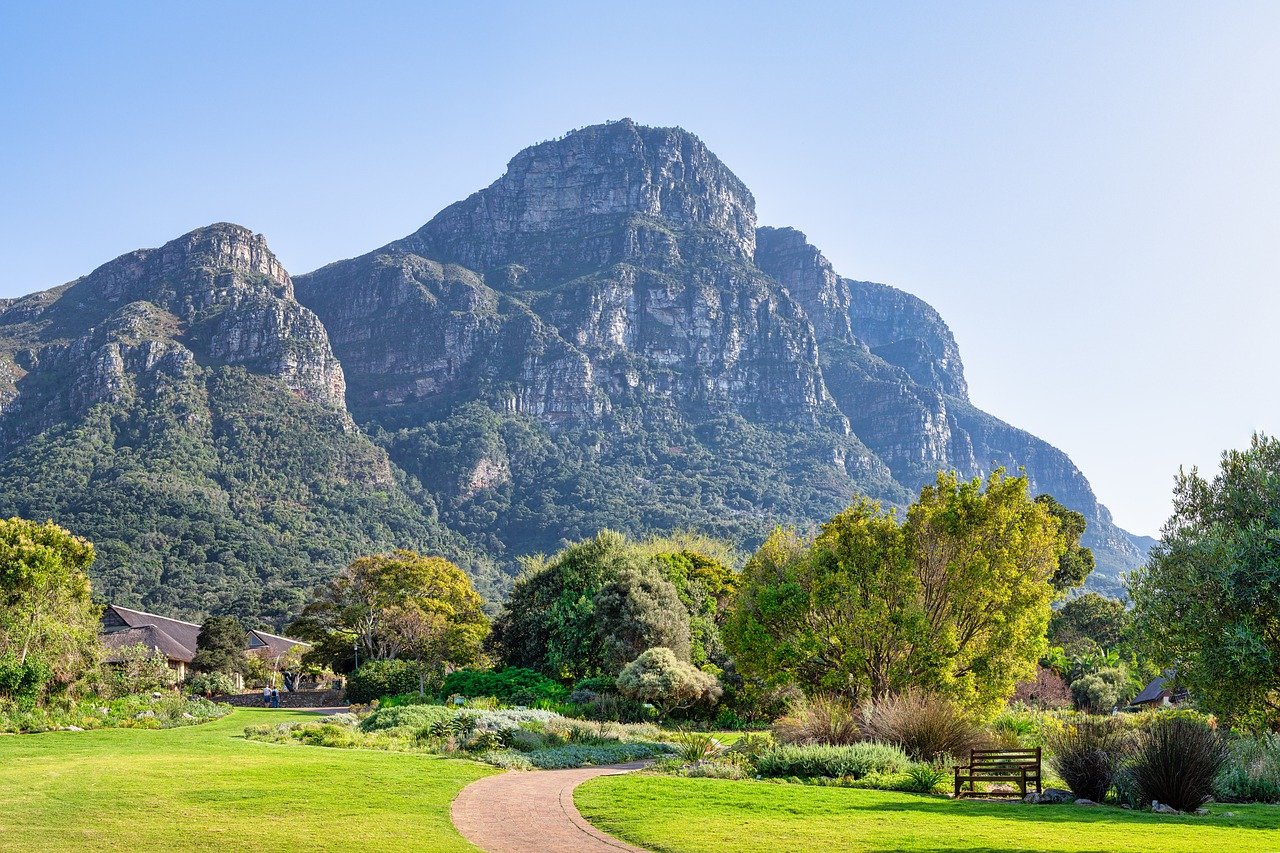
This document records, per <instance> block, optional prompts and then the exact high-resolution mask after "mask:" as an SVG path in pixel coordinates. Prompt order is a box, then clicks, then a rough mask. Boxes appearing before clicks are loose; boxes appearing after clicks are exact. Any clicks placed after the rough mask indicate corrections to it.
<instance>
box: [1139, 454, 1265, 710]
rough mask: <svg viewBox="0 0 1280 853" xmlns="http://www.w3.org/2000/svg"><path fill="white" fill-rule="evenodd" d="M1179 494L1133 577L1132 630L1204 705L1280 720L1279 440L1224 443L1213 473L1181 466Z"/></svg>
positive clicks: (1174, 494) (1215, 708)
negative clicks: (1240, 446) (1230, 446)
mask: <svg viewBox="0 0 1280 853" xmlns="http://www.w3.org/2000/svg"><path fill="white" fill-rule="evenodd" d="M1173 504H1174V510H1173V516H1172V517H1171V518H1170V519H1169V521H1168V522H1167V523H1166V524H1165V527H1164V530H1163V532H1162V535H1161V538H1160V543H1159V544H1158V545H1157V546H1156V547H1155V549H1154V550H1153V551H1152V553H1151V558H1150V560H1149V561H1148V563H1147V565H1146V566H1144V567H1143V568H1142V569H1140V570H1138V571H1137V572H1135V573H1134V575H1133V576H1132V577H1131V578H1130V584H1129V594H1130V595H1131V596H1132V598H1133V602H1134V619H1135V634H1136V635H1137V636H1139V637H1142V638H1143V639H1144V641H1145V642H1146V645H1147V650H1148V652H1149V654H1150V655H1151V657H1152V658H1153V659H1154V660H1155V661H1156V662H1157V663H1160V664H1162V665H1165V666H1171V667H1176V668H1177V678H1178V681H1179V682H1181V683H1183V684H1185V685H1186V686H1187V687H1188V688H1189V689H1190V690H1191V693H1192V695H1193V696H1195V697H1196V701H1197V703H1198V704H1200V705H1201V706H1203V707H1205V708H1207V709H1209V710H1212V711H1215V712H1216V713H1218V714H1220V715H1223V716H1225V717H1227V718H1229V719H1231V720H1232V721H1234V722H1237V723H1239V724H1241V725H1248V726H1257V727H1264V726H1270V727H1273V728H1274V727H1277V726H1280V440H1277V439H1276V438H1274V437H1271V436H1266V435H1261V434H1259V435H1255V436H1254V437H1253V440H1252V441H1251V443H1250V445H1249V448H1248V449H1246V450H1242V451H1237V450H1231V451H1227V452H1226V453H1224V454H1223V456H1222V462H1221V466H1220V469H1219V471H1218V473H1217V475H1216V476H1215V477H1214V478H1213V479H1212V480H1208V479H1205V478H1204V477H1201V476H1200V473H1199V472H1198V471H1197V470H1196V469H1194V468H1193V469H1192V470H1191V471H1190V472H1189V473H1187V472H1179V474H1178V478H1177V481H1176V484H1175V487H1174V493H1173Z"/></svg>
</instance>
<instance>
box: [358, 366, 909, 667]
mask: <svg viewBox="0 0 1280 853" xmlns="http://www.w3.org/2000/svg"><path fill="white" fill-rule="evenodd" d="M504 392H505V389H503V388H500V387H494V388H493V389H492V399H494V400H495V402H497V403H498V405H488V404H487V402H486V401H469V402H466V403H463V404H462V405H457V406H454V407H451V408H449V409H447V410H446V411H443V412H436V411H432V412H431V413H430V414H429V415H428V416H426V417H424V416H422V415H420V414H418V415H415V414H414V413H412V412H409V411H395V412H392V411H389V410H387V409H382V410H380V411H378V412H377V413H376V414H375V415H374V417H375V418H376V423H377V425H378V426H379V427H381V428H382V429H384V430H386V431H385V432H380V431H378V430H376V429H375V430H372V432H374V434H375V436H376V437H377V440H378V441H379V442H380V443H381V444H382V445H383V446H384V447H386V448H387V451H388V453H389V454H390V455H391V458H392V460H393V461H394V462H396V463H397V464H398V465H399V466H400V467H402V468H403V469H404V470H405V471H406V472H408V474H409V475H410V476H412V477H414V478H416V480H418V481H419V482H421V483H422V484H423V486H424V487H425V488H426V489H429V490H430V491H431V493H432V496H433V498H434V500H433V503H434V504H435V506H436V507H438V509H439V512H440V518H441V520H442V521H443V522H444V523H445V524H446V525H447V526H448V527H449V528H450V529H452V530H457V531H459V532H461V533H463V534H464V535H466V536H467V537H468V538H469V539H470V540H471V541H474V542H476V543H477V545H478V546H479V547H482V548H484V549H485V550H487V551H489V552H491V553H494V554H522V553H538V552H541V553H545V554H549V553H552V552H554V551H556V550H558V549H559V548H561V546H562V544H563V542H564V541H565V540H569V541H577V540H581V539H584V538H589V537H592V536H594V535H595V533H596V531H599V530H604V529H611V530H622V531H627V532H628V533H631V534H633V535H635V536H637V537H641V536H644V535H645V534H648V533H652V532H667V531H672V530H681V529H689V528H696V529H697V530H701V531H704V532H706V533H707V534H709V535H712V536H714V537H717V538H718V539H721V540H727V541H730V542H742V543H747V544H749V545H750V546H751V547H754V546H755V545H756V544H757V543H759V542H760V541H761V540H762V539H763V538H764V537H765V535H767V534H768V532H769V530H770V528H771V527H772V526H773V525H774V524H775V521H774V519H778V520H781V521H782V522H783V523H796V524H800V523H805V522H807V521H808V520H810V519H813V518H823V517H827V516H829V515H831V514H832V513H835V512H837V511H838V510H839V508H840V507H841V505H842V503H843V502H844V501H845V500H847V498H848V496H849V495H850V494H852V493H855V492H860V493H863V494H870V495H874V496H877V497H881V498H884V499H886V500H890V501H895V502H896V501H900V500H902V499H903V498H904V497H905V494H906V493H905V492H904V490H903V489H902V488H901V487H900V486H899V485H898V484H896V483H894V482H893V481H892V479H890V478H889V477H888V476H887V472H886V473H885V474H881V473H879V472H866V473H860V474H859V475H858V476H857V478H856V479H855V477H852V476H850V475H848V474H847V473H845V472H844V471H843V470H842V469H838V468H835V467H833V466H831V465H829V464H823V465H822V466H815V465H814V464H813V462H814V460H819V459H821V460H830V459H831V458H832V456H833V454H834V453H837V452H840V453H847V454H849V455H850V456H851V457H856V456H858V455H860V454H866V453H867V451H866V449H865V448H864V447H862V446H861V444H860V443H859V442H858V441H857V439H854V438H852V437H850V436H846V435H843V434H840V433H837V432H836V431H834V430H831V429H828V428H826V427H821V426H818V427H815V428H813V429H806V430H779V429H777V428H775V427H773V426H771V425H767V424H757V423H752V422H751V421H749V420H747V419H746V418H744V417H742V416H740V415H738V414H736V413H733V412H729V411H724V412H715V413H712V414H707V413H706V412H705V410H704V411H703V412H700V413H698V414H697V415H694V416H691V415H690V414H689V413H687V412H683V411H679V410H678V409H677V408H676V407H675V406H673V405H672V404H671V401H670V400H669V399H664V398H661V397H654V396H650V397H648V398H646V399H645V400H644V403H643V405H635V406H628V407H626V408H615V409H614V412H613V414H612V415H611V416H610V417H609V419H608V420H607V422H606V423H604V424H601V425H594V424H593V425H589V426H585V427H577V426H573V425H564V426H561V427H558V428H556V429H555V430H551V429H549V428H548V427H547V426H546V425H545V424H542V423H539V422H538V421H537V419H535V418H530V417H524V416H520V415H514V414H508V413H505V412H502V411H495V409H501V408H502V406H501V402H500V401H501V400H502V399H503V395H504ZM405 408H408V407H405ZM482 459H488V460H492V461H495V462H499V463H505V466H506V468H507V469H508V470H509V472H510V474H509V477H507V478H503V479H501V480H499V481H497V482H494V483H492V484H489V485H486V486H484V487H482V488H479V489H473V488H470V480H471V476H472V474H473V472H474V471H475V470H476V466H477V465H478V464H479V463H480V460H482ZM795 471H804V472H806V475H805V476H795V475H794V474H792V473H791V472H795ZM761 507H767V508H768V510H769V511H768V513H767V514H766V513H762V512H761V511H760V508H761ZM675 550H676V551H678V550H680V549H678V548H677V549H675ZM722 554H723V552H722ZM713 556H715V557H716V559H717V560H719V561H720V562H722V563H724V564H725V565H732V562H733V561H732V560H723V559H720V556H721V555H713ZM698 662H699V663H701V661H698ZM512 663H516V661H512ZM526 665H527V664H526Z"/></svg>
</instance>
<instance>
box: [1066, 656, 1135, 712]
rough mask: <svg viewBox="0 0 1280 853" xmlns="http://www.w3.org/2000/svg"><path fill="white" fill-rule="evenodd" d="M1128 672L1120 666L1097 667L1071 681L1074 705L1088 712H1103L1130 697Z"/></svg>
mask: <svg viewBox="0 0 1280 853" xmlns="http://www.w3.org/2000/svg"><path fill="white" fill-rule="evenodd" d="M1130 695H1131V694H1130V690H1129V673H1128V671H1126V670H1125V669H1124V668H1122V667H1109V668H1104V669H1099V670H1097V671H1096V672H1092V673H1090V674H1088V675H1083V676H1081V677H1080V678H1077V679H1076V680H1075V681H1073V682H1071V698H1072V699H1073V700H1074V701H1075V703H1076V707H1077V708H1079V709H1080V710H1081V711H1084V712H1086V713H1090V714H1104V713H1106V712H1108V711H1111V710H1113V709H1115V708H1116V707H1119V706H1121V705H1123V704H1124V703H1125V702H1126V701H1127V700H1128V699H1129V697H1130Z"/></svg>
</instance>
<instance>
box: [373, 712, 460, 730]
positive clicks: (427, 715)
mask: <svg viewBox="0 0 1280 853" xmlns="http://www.w3.org/2000/svg"><path fill="white" fill-rule="evenodd" d="M457 716H458V711H456V710H455V709H453V708H450V707H448V706H445V705H400V706H397V707H393V708H383V707H379V708H378V710H376V711H374V712H373V713H372V714H370V715H369V716H368V717H366V718H365V719H364V720H363V721H362V722H361V723H360V729H361V730H362V731H366V732H376V731H383V730H385V729H408V730H412V731H414V732H418V731H422V730H423V729H428V728H430V727H431V726H433V725H434V724H436V723H438V722H441V721H442V720H449V719H453V718H454V717H457Z"/></svg>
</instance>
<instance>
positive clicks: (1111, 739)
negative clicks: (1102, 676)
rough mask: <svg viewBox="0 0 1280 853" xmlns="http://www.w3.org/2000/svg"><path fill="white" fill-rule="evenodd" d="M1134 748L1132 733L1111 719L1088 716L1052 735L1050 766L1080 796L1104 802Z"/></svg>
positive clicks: (1050, 739) (1096, 801) (1050, 741)
mask: <svg viewBox="0 0 1280 853" xmlns="http://www.w3.org/2000/svg"><path fill="white" fill-rule="evenodd" d="M1131 748H1132V739H1131V738H1130V736H1129V733H1128V732H1126V731H1124V730H1123V729H1122V728H1121V727H1119V726H1117V725H1116V724H1115V723H1114V722H1113V721H1112V720H1111V719H1109V718H1107V717H1094V718H1088V717H1086V718H1083V719H1080V720H1077V721H1074V722H1070V723H1068V724H1067V725H1066V726H1065V727H1064V728H1063V729H1062V730H1061V731H1059V732H1057V733H1055V734H1054V735H1052V736H1051V737H1050V738H1049V766H1050V767H1052V768H1053V770H1054V772H1055V773H1057V774H1058V775H1059V776H1061V777H1062V778H1063V780H1064V781H1065V782H1066V783H1067V786H1068V787H1070V788H1071V792H1072V793H1073V794H1075V795H1076V796H1077V797H1083V798H1085V799H1088V800H1093V801H1094V802H1095V803H1100V802H1102V801H1103V799H1104V798H1105V797H1106V796H1107V792H1108V791H1110V790H1111V785H1112V783H1113V782H1114V781H1115V778H1116V773H1118V772H1119V770H1120V765H1121V762H1122V761H1123V760H1124V757H1125V756H1126V755H1127V754H1128V753H1129V751H1130V750H1131Z"/></svg>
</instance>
